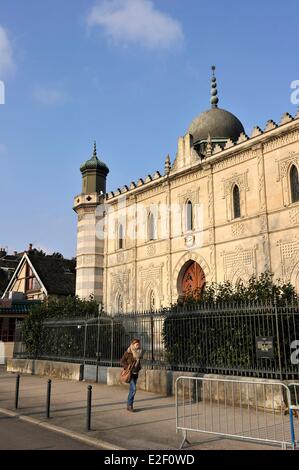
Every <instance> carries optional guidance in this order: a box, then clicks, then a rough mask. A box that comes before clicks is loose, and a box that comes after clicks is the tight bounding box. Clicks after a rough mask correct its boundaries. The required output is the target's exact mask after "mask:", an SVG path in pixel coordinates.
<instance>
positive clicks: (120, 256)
mask: <svg viewBox="0 0 299 470" xmlns="http://www.w3.org/2000/svg"><path fill="white" fill-rule="evenodd" d="M116 260H117V263H118V264H121V263H123V262H124V260H125V255H124V253H117V255H116Z"/></svg>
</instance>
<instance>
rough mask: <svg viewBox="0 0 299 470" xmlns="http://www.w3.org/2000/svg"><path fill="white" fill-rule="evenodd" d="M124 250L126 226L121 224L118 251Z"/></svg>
mask: <svg viewBox="0 0 299 470" xmlns="http://www.w3.org/2000/svg"><path fill="white" fill-rule="evenodd" d="M123 248H124V226H123V225H122V224H119V227H118V249H119V250H122V249H123Z"/></svg>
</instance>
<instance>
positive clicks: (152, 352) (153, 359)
mask: <svg viewBox="0 0 299 470" xmlns="http://www.w3.org/2000/svg"><path fill="white" fill-rule="evenodd" d="M151 360H152V369H153V368H154V361H155V357H154V317H153V315H151Z"/></svg>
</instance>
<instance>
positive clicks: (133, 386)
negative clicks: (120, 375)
mask: <svg viewBox="0 0 299 470" xmlns="http://www.w3.org/2000/svg"><path fill="white" fill-rule="evenodd" d="M137 380H138V375H137V374H132V378H131V381H130V390H129V395H128V405H130V406H132V405H133V403H134V398H135V395H136V385H137Z"/></svg>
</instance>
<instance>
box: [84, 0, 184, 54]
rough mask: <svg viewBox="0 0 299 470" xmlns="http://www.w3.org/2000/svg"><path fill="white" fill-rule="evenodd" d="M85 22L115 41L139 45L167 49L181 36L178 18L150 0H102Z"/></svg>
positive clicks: (175, 43) (122, 43) (180, 40)
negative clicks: (157, 6)
mask: <svg viewBox="0 0 299 470" xmlns="http://www.w3.org/2000/svg"><path fill="white" fill-rule="evenodd" d="M87 24H88V26H90V27H94V26H99V27H101V28H102V29H103V30H104V33H105V34H106V36H107V38H108V39H109V40H112V42H113V43H114V44H117V45H122V46H127V45H128V44H130V43H135V44H140V45H142V46H144V47H147V48H148V49H161V48H163V49H167V48H170V47H171V46H173V45H177V44H180V43H181V42H182V41H183V39H184V34H183V30H182V26H181V24H180V23H179V21H177V20H175V19H173V18H172V17H171V16H169V15H168V14H166V13H163V12H161V11H159V10H158V9H157V8H156V7H155V5H154V3H153V2H152V1H151V0H101V1H98V2H97V3H96V4H95V5H94V7H93V8H92V9H91V11H90V13H89V15H88V18H87Z"/></svg>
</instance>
